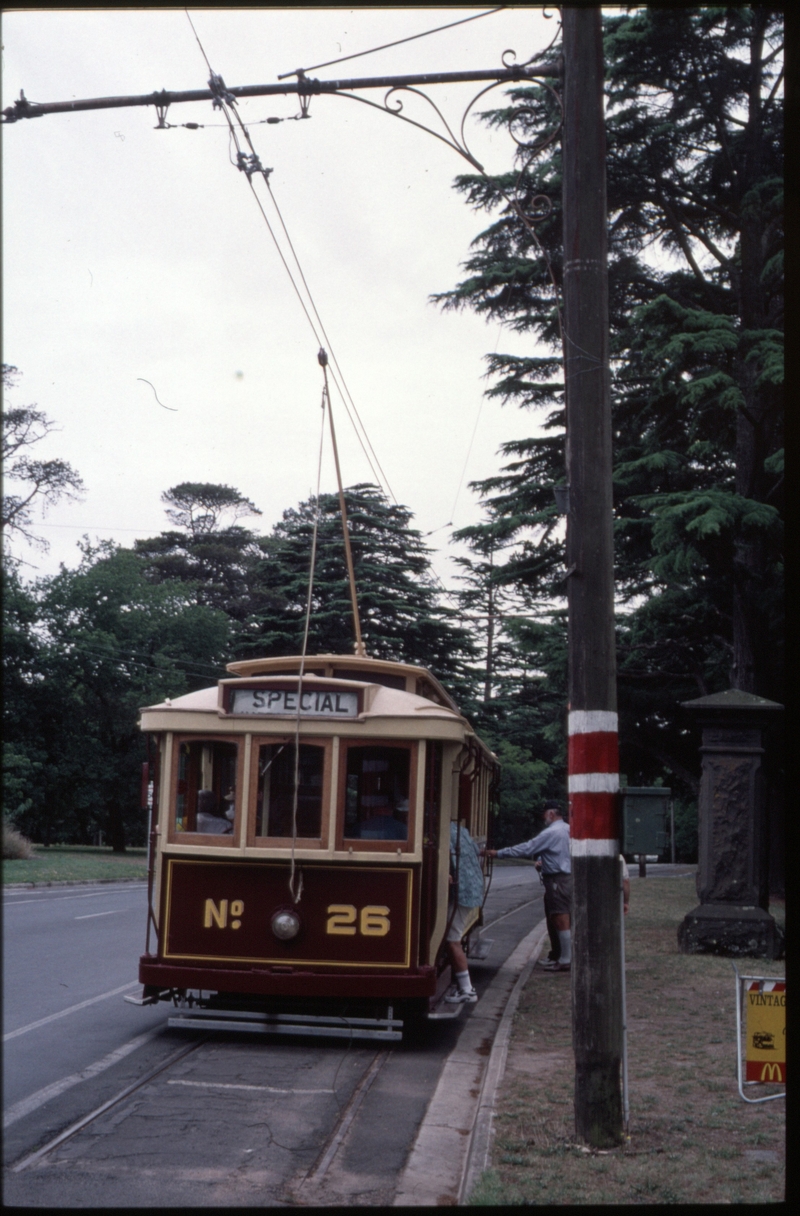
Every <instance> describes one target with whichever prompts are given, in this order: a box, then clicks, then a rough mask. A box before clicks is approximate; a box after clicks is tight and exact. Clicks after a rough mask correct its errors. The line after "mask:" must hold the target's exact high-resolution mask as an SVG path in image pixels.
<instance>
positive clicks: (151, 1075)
mask: <svg viewBox="0 0 800 1216" xmlns="http://www.w3.org/2000/svg"><path fill="white" fill-rule="evenodd" d="M209 1037H210V1036H209V1035H204V1036H203V1037H202V1038H199V1039H197V1040H196V1041H195V1042H194V1043H189V1044H188V1046H187V1045H184V1046H183V1047H181V1048H179V1050H178V1051H174V1052H172V1054H171V1055H169V1056H167V1058H166V1059H165V1060H162V1061H161V1063H160V1064H158V1065H156V1067H155V1068H151V1069H150V1071H149V1072H146V1073H145V1074H144V1076H143V1077H139V1078H138V1079H137V1080H136V1081H134V1082H133V1083H132V1084H131V1085H126V1086H125V1087H124V1089H121V1090H120V1091H119V1093H116V1094H114V1096H113V1097H111V1098H108V1099H106V1101H105V1102H102V1103H101V1104H100V1106H97V1107H95V1109H94V1110H92V1111H90V1112H89V1113H88V1115H84V1116H83V1117H82V1118H81V1119H78V1120H77V1121H76V1122H75V1123H72V1124H71V1125H70V1126H69V1127H67V1128H65V1129H64V1131H62V1132H59V1134H58V1135H57V1136H54V1137H53V1139H52V1140H49V1141H48V1142H47V1144H45V1145H43V1146H42V1147H41V1148H38V1149H36V1150H35V1151H34V1152H32V1153H28V1154H27V1155H26V1156H25V1157H23V1158H22V1160H21V1161H18V1162H17V1163H16V1164H15V1165H13V1166H11V1172H12V1173H13V1174H20V1173H22V1171H23V1170H27V1169H30V1167H31V1166H33V1165H36V1164H37V1163H38V1162H39V1161H42V1160H43V1159H44V1158H45V1157H47V1156H48V1155H49V1154H50V1153H52V1152H53V1151H54V1150H55V1149H57V1148H59V1147H60V1146H61V1145H62V1144H65V1143H66V1142H67V1140H71V1139H72V1137H73V1136H77V1134H78V1132H81V1131H83V1129H84V1128H85V1127H88V1126H89V1124H90V1123H94V1121H95V1119H99V1118H100V1116H101V1115H104V1114H105V1113H106V1111H109V1110H111V1109H112V1108H113V1107H115V1106H118V1105H119V1103H120V1102H124V1101H125V1099H126V1098H129V1097H130V1096H131V1094H134V1093H135V1092H136V1090H137V1089H141V1088H142V1086H144V1085H147V1084H148V1083H149V1082H150V1081H153V1080H154V1079H155V1078H156V1077H157V1076H159V1075H160V1074H161V1073H162V1072H166V1071H167V1069H168V1068H172V1066H173V1065H174V1064H177V1063H178V1061H179V1060H183V1059H184V1058H185V1057H186V1056H188V1055H191V1053H192V1052H194V1051H197V1049H198V1047H202V1045H203V1044H204V1043H205V1042H207V1041H208V1039H209Z"/></svg>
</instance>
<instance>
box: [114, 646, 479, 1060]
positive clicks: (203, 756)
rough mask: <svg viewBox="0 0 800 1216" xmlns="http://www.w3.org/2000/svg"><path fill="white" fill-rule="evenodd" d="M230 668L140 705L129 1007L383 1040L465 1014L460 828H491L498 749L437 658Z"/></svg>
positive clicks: (178, 1019)
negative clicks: (138, 908)
mask: <svg viewBox="0 0 800 1216" xmlns="http://www.w3.org/2000/svg"><path fill="white" fill-rule="evenodd" d="M227 670H228V672H229V673H230V675H229V677H227V678H224V679H221V680H220V681H219V682H218V684H217V685H216V687H212V688H205V689H202V690H200V691H197V692H192V693H188V694H187V695H185V696H181V697H177V698H175V699H174V700H171V701H170V700H167V701H164V702H162V703H161V704H158V705H152V706H149V707H148V708H146V709H144V710H143V711H142V714H141V728H142V730H143V731H145V732H147V734H148V735H149V736H150V738H151V754H152V755H154V757H155V758H154V762H153V764H152V769H151V784H150V793H151V797H150V800H149V801H150V803H151V808H152V809H151V832H150V867H149V869H150V876H149V882H148V902H149V908H148V925H147V945H146V948H145V953H144V955H142V957H141V959H140V962H139V979H140V981H141V983H142V985H143V991H142V995H141V997H134V998H131V999H132V1000H133V1002H134V1003H136V1004H154V1003H156V1002H158V1001H171V1002H172V1003H173V1005H175V1006H177V1012H176V1014H175V1016H174V1017H172V1018H170V1024H171V1025H182V1026H186V1025H191V1026H195V1025H203V1026H206V1027H208V1028H231V1027H237V1028H241V1029H245V1028H246V1029H256V1030H261V1031H263V1032H265V1033H285V1032H287V1031H288V1032H289V1033H296V1034H299V1033H312V1034H314V1033H316V1034H340V1035H348V1036H350V1037H372V1038H385V1039H397V1038H400V1037H401V1035H402V1028H403V1024H404V1023H406V1024H411V1023H419V1021H421V1020H422V1019H425V1018H427V1017H436V1016H446V1015H447V1014H448V1013H449V1014H455V1013H457V1012H458V1011H460V1009H461V1008H462V1006H460V1005H455V1006H448V1005H446V1004H444V1003H442V998H443V996H444V994H445V992H446V990H447V988H448V986H449V984H450V981H451V976H450V965H449V963H448V960H447V951H446V949H445V937H446V931H447V928H448V923H449V917H450V916H451V915H452V908H453V905H452V902H451V900H450V898H449V897H450V888H451V885H452V884H451V877H452V875H451V857H450V837H451V830H450V824H451V822H457V823H459V824H461V825H463V826H465V827H466V828H468V829H469V832H470V834H471V835H472V837H473V839H475V840H476V841H477V842H478V843H484V842H485V841H486V838H487V832H488V830H489V824H490V817H491V811H492V804H493V800H494V798H495V796H496V789H497V784H498V772H499V769H498V765H497V761H496V759H495V757H494V755H493V754H492V752H491V751H490V750H489V749H488V747H487V746H486V745H485V744H484V743H483V742H482V741H481V740H480V739H479V738H478V737H477V736H476V734H475V733H474V731H473V730H472V728H471V727H470V725H469V724H468V722H467V721H466V719H465V718H464V717H463V716H462V715H461V714H460V713H459V710H458V707H457V705H456V704H455V702H454V701H453V700H452V698H451V697H450V696H449V694H448V693H447V692H446V691H445V689H444V688H443V687H442V685H441V684H440V683H439V681H438V680H437V679H436V678H435V677H434V676H433V675H432V674H431V673H430V672H429V671H427V670H426V669H424V668H420V667H415V666H410V665H407V664H403V663H397V662H389V661H383V660H378V659H373V658H369V657H367V656H365V655H356V656H354V655H317V656H313V657H311V656H309V657H306V658H305V659H303V658H301V657H299V656H298V657H294V658H259V659H252V660H246V661H242V662H235V663H230V664H229V665H228V668H227ZM457 836H458V833H456V837H457ZM481 923H482V917H481V916H479V917H478V920H477V922H476V923H475V925H473V926H471V928H470V930H469V934H468V937H467V944H466V949H467V953H468V954H469V953H470V949H471V945H470V942H471V941H472V950H473V954H474V952H475V942H476V935H479V932H480V927H481ZM151 937H154V939H155V941H154V945H155V950H154V951H153V950H151Z"/></svg>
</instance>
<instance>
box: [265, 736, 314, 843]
mask: <svg viewBox="0 0 800 1216" xmlns="http://www.w3.org/2000/svg"><path fill="white" fill-rule="evenodd" d="M324 763H325V749H324V747H316V746H314V745H313V744H311V743H301V744H300V761H299V764H298V766H297V770H298V771H297V832H296V835H297V836H302V837H305V838H307V839H308V838H313V839H317V840H318V839H320V837H321V835H322V778H323V771H324ZM294 775H295V748H294V743H264V744H262V745H261V747H260V748H259V749H258V801H257V805H256V836H292V834H293V833H292V809H293V805H294Z"/></svg>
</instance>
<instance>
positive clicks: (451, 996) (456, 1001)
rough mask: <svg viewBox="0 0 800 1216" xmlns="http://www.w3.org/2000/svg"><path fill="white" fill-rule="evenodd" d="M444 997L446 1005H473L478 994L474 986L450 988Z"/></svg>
mask: <svg viewBox="0 0 800 1216" xmlns="http://www.w3.org/2000/svg"><path fill="white" fill-rule="evenodd" d="M444 999H445V1001H446V1002H447V1004H448V1005H474V1004H475V1002H476V1001H477V999H478V994H477V992H476V991H475V989H474V988H467V989H464V988H451V989H450V991H449V992H448V994H447V996H446V997H445V998H444Z"/></svg>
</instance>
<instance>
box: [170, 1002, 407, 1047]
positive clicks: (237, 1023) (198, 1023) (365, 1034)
mask: <svg viewBox="0 0 800 1216" xmlns="http://www.w3.org/2000/svg"><path fill="white" fill-rule="evenodd" d="M167 1025H168V1026H170V1027H173V1028H176V1029H190V1030H232V1031H238V1032H241V1033H245V1034H295V1035H318V1036H323V1035H324V1036H325V1037H330V1036H333V1037H335V1038H340V1039H380V1040H382V1041H389V1042H397V1041H399V1040H400V1039H402V1037H403V1023H402V1021H401V1020H400V1019H399V1018H340V1017H325V1016H319V1017H315V1016H314V1015H312V1014H291V1013H255V1012H251V1011H249V1010H245V1009H224V1010H223V1009H209V1010H204V1009H193V1010H191V1012H187V1013H180V1014H177V1015H176V1016H175V1017H171V1018H169V1019H168V1020H167Z"/></svg>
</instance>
